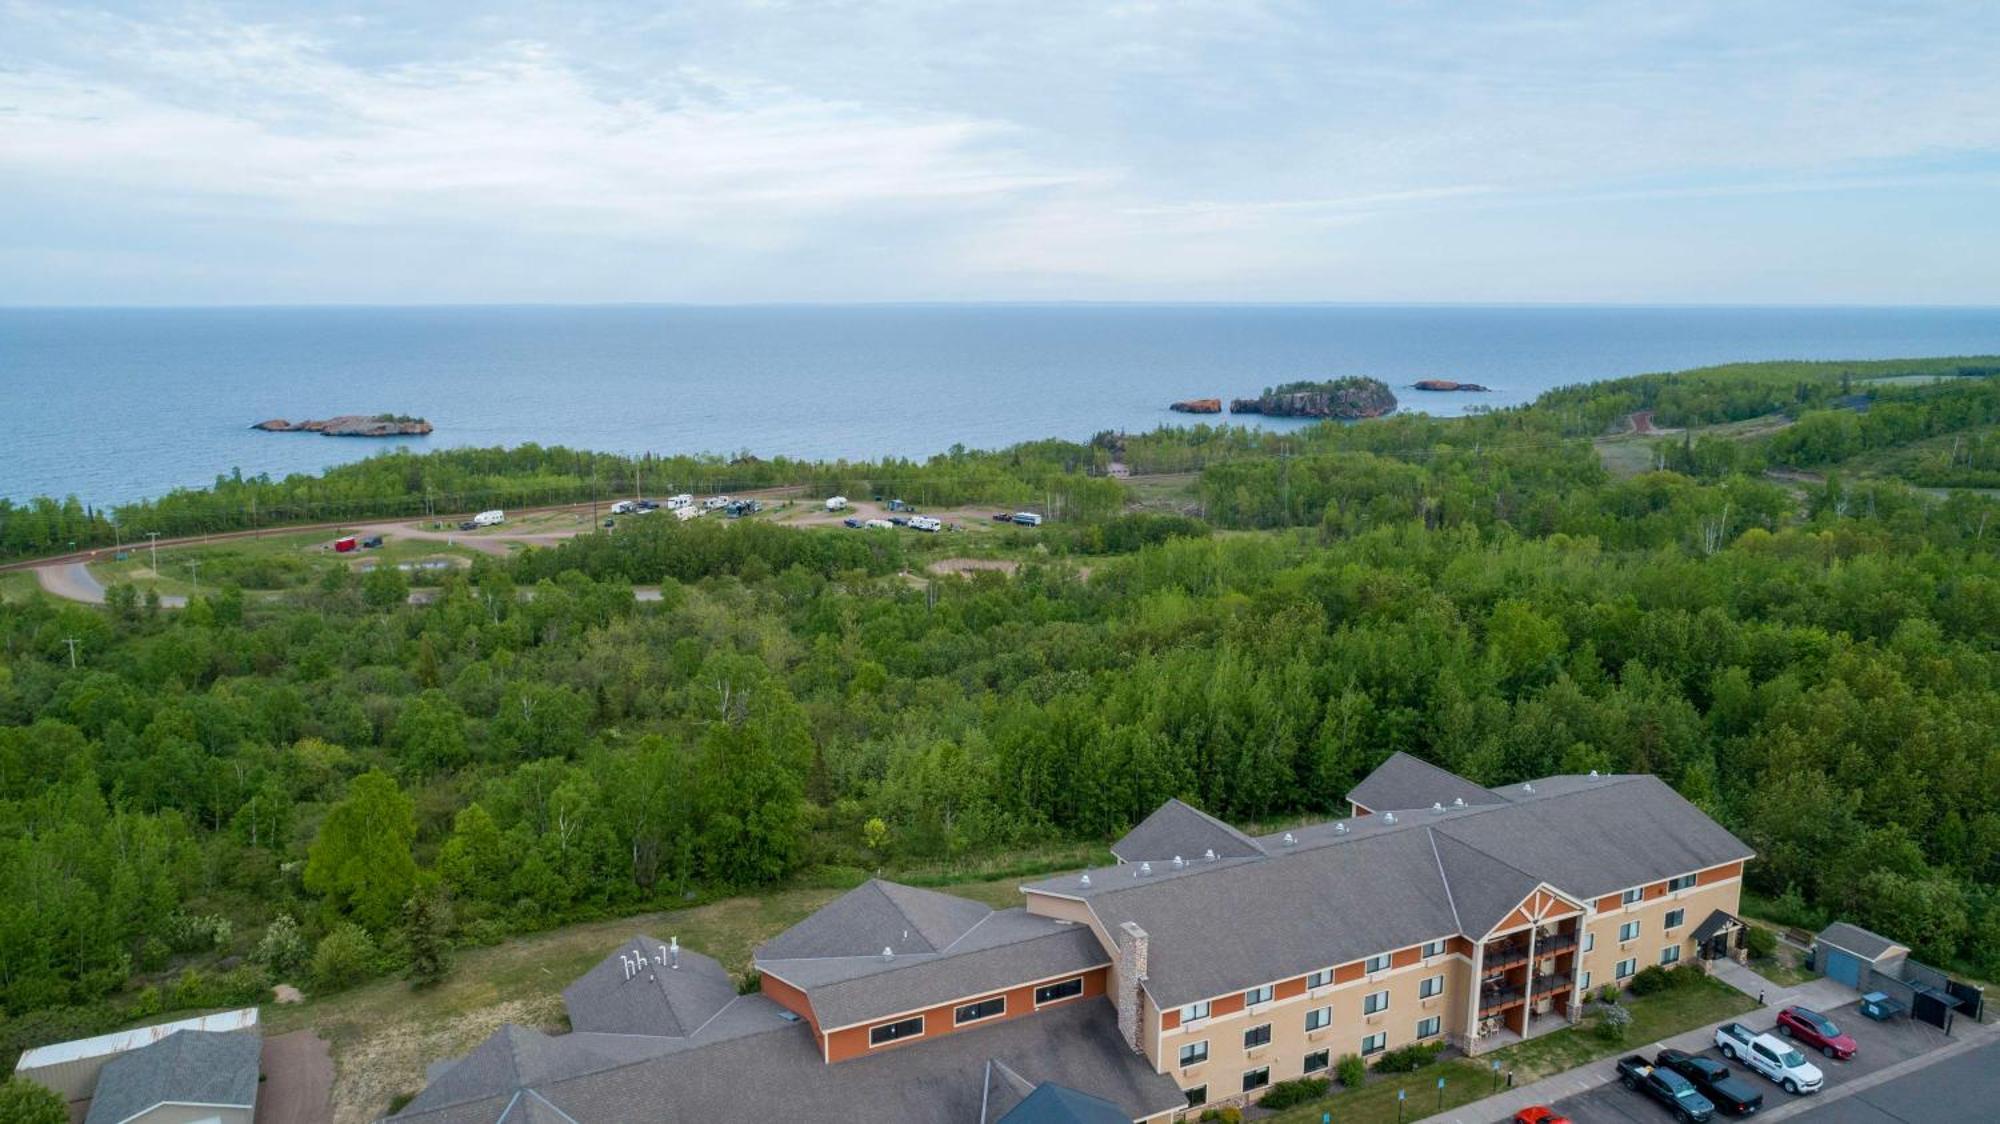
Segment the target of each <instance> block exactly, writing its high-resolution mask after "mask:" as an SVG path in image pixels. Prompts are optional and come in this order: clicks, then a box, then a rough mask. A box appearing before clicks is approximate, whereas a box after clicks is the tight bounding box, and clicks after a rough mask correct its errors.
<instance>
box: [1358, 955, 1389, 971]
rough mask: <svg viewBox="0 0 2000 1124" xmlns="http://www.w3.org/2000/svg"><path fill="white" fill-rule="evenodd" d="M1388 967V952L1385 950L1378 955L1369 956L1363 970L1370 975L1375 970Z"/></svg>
mask: <svg viewBox="0 0 2000 1124" xmlns="http://www.w3.org/2000/svg"><path fill="white" fill-rule="evenodd" d="M1388 967H1389V954H1388V953H1386V952H1385V953H1383V954H1382V955H1380V956H1371V957H1369V958H1368V963H1367V964H1366V965H1365V966H1364V968H1365V970H1366V971H1367V972H1368V973H1369V974H1370V975H1373V974H1374V973H1376V972H1380V971H1383V970H1385V969H1387V968H1388Z"/></svg>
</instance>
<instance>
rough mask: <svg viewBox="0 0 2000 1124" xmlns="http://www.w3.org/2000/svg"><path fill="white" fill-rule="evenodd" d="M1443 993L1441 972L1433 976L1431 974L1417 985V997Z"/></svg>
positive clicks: (1427, 997) (1442, 975)
mask: <svg viewBox="0 0 2000 1124" xmlns="http://www.w3.org/2000/svg"><path fill="white" fill-rule="evenodd" d="M1443 993H1444V974H1443V973H1439V974H1437V975H1435V976H1432V977H1430V978H1429V979H1427V980H1425V981H1424V982H1423V983H1420V984H1418V985H1417V998H1418V999H1429V998H1430V997H1431V996H1433V995H1441V994H1443Z"/></svg>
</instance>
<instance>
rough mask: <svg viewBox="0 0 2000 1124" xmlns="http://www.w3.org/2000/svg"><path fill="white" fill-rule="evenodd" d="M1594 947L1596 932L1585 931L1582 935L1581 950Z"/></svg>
mask: <svg viewBox="0 0 2000 1124" xmlns="http://www.w3.org/2000/svg"><path fill="white" fill-rule="evenodd" d="M1596 947H1597V934H1596V933H1585V934H1584V935H1583V951H1585V952H1589V951H1590V950H1591V949H1593V948H1596Z"/></svg>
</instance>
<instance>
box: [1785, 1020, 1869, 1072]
mask: <svg viewBox="0 0 2000 1124" xmlns="http://www.w3.org/2000/svg"><path fill="white" fill-rule="evenodd" d="M1778 1033H1779V1034H1782V1035H1784V1036H1785V1037H1786V1038H1795V1039H1797V1040H1798V1041H1800V1042H1803V1043H1805V1044H1806V1045H1808V1046H1811V1047H1813V1048H1814V1049H1816V1050H1818V1051H1819V1052H1820V1053H1822V1054H1825V1055H1826V1056H1827V1057H1829V1058H1832V1059H1833V1060H1835V1061H1841V1062H1844V1061H1846V1060H1847V1059H1849V1058H1851V1057H1853V1056H1854V1049H1855V1043H1854V1039H1852V1038H1849V1037H1848V1036H1847V1035H1845V1034H1842V1033H1840V1028H1839V1027H1837V1026H1835V1025H1833V1020H1832V1019H1829V1018H1827V1017H1826V1016H1825V1015H1822V1014H1820V1013H1819V1012H1818V1011H1812V1010H1808V1009H1806V1008H1804V1007H1787V1008H1785V1009H1784V1010H1782V1011H1779V1012H1778Z"/></svg>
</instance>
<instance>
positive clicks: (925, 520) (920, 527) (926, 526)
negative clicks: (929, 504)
mask: <svg viewBox="0 0 2000 1124" xmlns="http://www.w3.org/2000/svg"><path fill="white" fill-rule="evenodd" d="M910 530H912V531H929V532H930V533H931V534H937V533H938V532H939V531H942V530H944V520H942V519H938V518H935V517H933V516H929V515H912V516H910Z"/></svg>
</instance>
